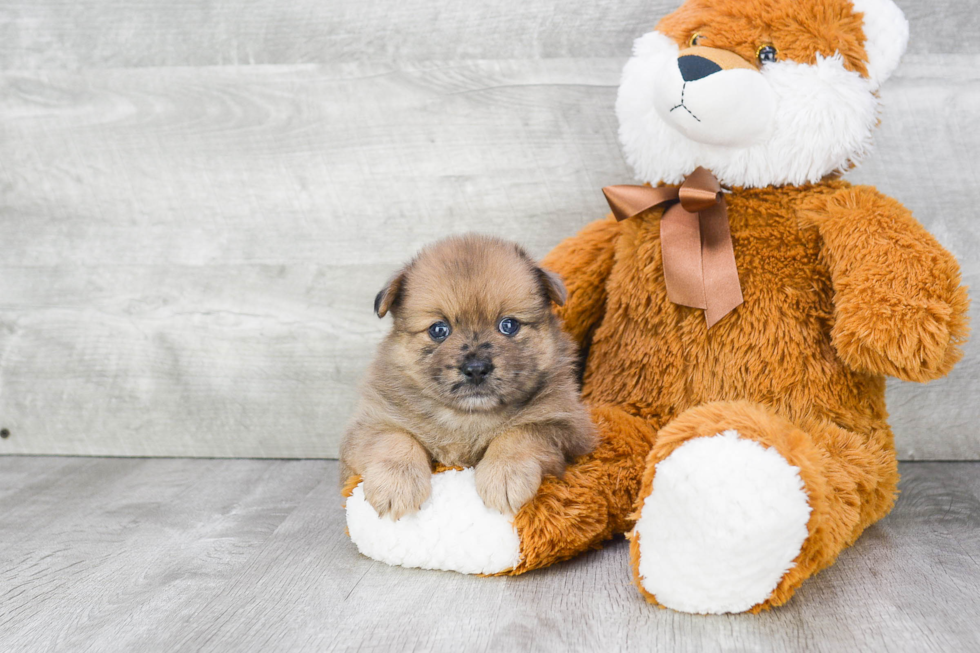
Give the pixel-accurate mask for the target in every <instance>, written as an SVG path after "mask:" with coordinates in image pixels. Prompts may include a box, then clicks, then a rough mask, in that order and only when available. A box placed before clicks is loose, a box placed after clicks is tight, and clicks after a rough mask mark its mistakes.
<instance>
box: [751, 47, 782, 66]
mask: <svg viewBox="0 0 980 653" xmlns="http://www.w3.org/2000/svg"><path fill="white" fill-rule="evenodd" d="M755 54H756V56H757V57H759V63H772V62H773V61H775V60H776V55H777V52H776V48H774V47H773V46H771V45H763V46H761V47H760V48H759V50H758V51H757V52H756V53H755Z"/></svg>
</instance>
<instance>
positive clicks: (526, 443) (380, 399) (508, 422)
mask: <svg viewBox="0 0 980 653" xmlns="http://www.w3.org/2000/svg"><path fill="white" fill-rule="evenodd" d="M564 301H565V287H564V285H563V284H562V281H561V279H560V278H559V277H558V276H557V275H555V274H554V273H551V272H548V271H547V270H544V269H542V268H540V267H538V266H537V265H536V264H535V263H534V261H533V260H532V259H531V258H530V257H529V256H528V255H527V253H526V252H525V251H524V250H523V249H521V248H520V247H519V246H518V245H516V244H513V243H509V242H506V241H503V240H500V239H497V238H491V237H486V236H476V235H467V236H457V237H451V238H447V239H445V240H442V241H439V242H437V243H435V244H433V245H430V246H429V247H427V248H425V249H424V250H422V252H421V253H419V255H418V256H417V257H416V258H415V259H414V260H413V261H412V262H411V263H409V264H408V265H407V266H405V267H404V268H403V269H402V270H401V271H400V272H398V274H396V275H395V276H394V277H393V278H392V279H391V280H390V281H389V282H388V284H387V285H386V286H385V287H384V288H383V289H382V290H381V292H379V293H378V296H377V298H376V299H375V303H374V308H375V312H376V313H377V314H378V317H384V316H385V314H386V313H389V312H390V313H391V314H392V315H393V317H394V324H393V327H392V330H391V332H390V333H389V334H388V336H387V337H386V338H385V339H384V341H383V342H382V343H381V346H380V348H379V350H378V353H377V356H376V358H375V360H374V362H373V363H372V364H371V367H370V369H369V371H368V375H367V379H366V382H365V384H364V386H363V391H362V396H361V400H360V402H359V405H358V407H357V409H356V412H355V414H354V417H353V418H352V420H351V422H350V424H349V425H348V427H347V431H346V433H345V435H344V440H343V444H342V445H341V452H340V460H341V482H343V481H345V480H346V479H347V478H349V477H350V476H351V475H354V474H359V475H361V477H362V478H363V483H364V496H365V498H366V499H367V501H368V502H369V503H370V504H371V505H372V506H373V507H374V509H375V510H377V511H378V514H380V515H382V516H385V515H387V516H389V517H391V518H392V519H396V520H397V519H399V518H400V517H402V516H403V515H407V514H410V513H412V512H415V511H417V510H418V509H419V507H420V506H421V505H422V503H424V502H425V500H426V499H427V498H428V497H429V494H430V490H431V488H430V475H431V471H432V464H433V463H434V462H435V463H441V464H443V465H448V466H452V465H460V466H464V467H470V466H475V467H476V489H477V492H479V494H480V497H481V498H482V499H483V502H484V503H485V504H486V505H487V506H488V507H490V508H495V509H496V510H499V511H500V512H503V513H515V512H517V511H518V510H519V509H520V507H521V506H523V505H524V504H525V503H527V502H528V501H529V500H530V499H531V498H532V497H533V496H534V494H535V493H536V492H537V490H538V487H539V486H540V484H541V479H542V477H543V476H544V475H545V474H554V475H556V476H560V475H561V474H562V473H563V472H564V469H565V464H566V463H567V462H569V461H570V460H571V459H572V458H574V457H576V456H579V455H582V454H585V453H588V452H589V451H591V450H592V448H593V447H594V445H595V434H594V431H593V426H592V422H591V420H590V419H589V416H588V413H587V411H586V409H585V407H584V406H583V405H582V403H581V402H580V400H579V390H578V386H577V383H576V379H575V371H574V365H575V356H576V351H575V345H574V344H573V343H572V341H571V340H570V339H569V338H568V337H567V336H566V335H565V333H564V332H563V331H562V330H561V325H560V324H559V321H558V319H557V318H556V317H555V315H554V313H553V312H552V310H551V304H552V302H553V303H556V304H559V305H561V304H563V303H564Z"/></svg>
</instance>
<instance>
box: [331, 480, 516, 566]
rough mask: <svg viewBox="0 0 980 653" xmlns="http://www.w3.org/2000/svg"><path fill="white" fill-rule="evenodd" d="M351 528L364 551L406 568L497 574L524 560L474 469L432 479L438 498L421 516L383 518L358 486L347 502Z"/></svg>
mask: <svg viewBox="0 0 980 653" xmlns="http://www.w3.org/2000/svg"><path fill="white" fill-rule="evenodd" d="M347 530H348V532H349V533H350V539H351V540H352V541H353V542H354V544H355V545H357V548H358V550H359V551H360V552H361V553H362V554H364V555H366V556H368V557H369V558H374V559H375V560H380V561H381V562H386V563H388V564H389V565H400V566H402V567H421V568H422V569H443V570H446V571H458V572H461V573H464V574H495V573H498V572H501V571H507V570H508V569H513V568H514V567H516V566H517V565H518V563H520V561H521V541H520V538H518V536H517V529H516V528H514V524H513V523H512V518H511V517H509V516H504V515H502V514H500V513H499V512H497V511H496V510H491V509H490V508H487V507H486V506H485V505H483V500H482V499H480V496H479V495H478V494H477V493H476V482H475V477H474V472H473V469H472V468H469V469H464V470H462V471H456V470H449V471H446V472H441V473H439V474H433V475H432V496H431V497H429V500H428V501H426V502H425V503H424V504H422V509H421V510H419V511H418V512H417V513H415V514H412V515H408V516H407V517H402V518H401V519H399V520H398V521H392V520H391V519H388V518H387V517H379V516H378V513H377V512H375V510H374V508H372V507H371V504H369V503H368V502H367V501H366V500H365V499H364V489H363V488H362V487H361V486H360V485H358V486H357V487H356V488H354V493H353V494H352V495H351V496H350V497H349V498H348V499H347Z"/></svg>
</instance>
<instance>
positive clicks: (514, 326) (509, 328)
mask: <svg viewBox="0 0 980 653" xmlns="http://www.w3.org/2000/svg"><path fill="white" fill-rule="evenodd" d="M497 330H498V331H500V333H502V334H504V335H505V336H512V335H514V334H515V333H517V332H518V331H520V330H521V323H520V322H518V321H517V320H515V319H514V318H512V317H505V318H504V319H502V320H500V322H498V323H497Z"/></svg>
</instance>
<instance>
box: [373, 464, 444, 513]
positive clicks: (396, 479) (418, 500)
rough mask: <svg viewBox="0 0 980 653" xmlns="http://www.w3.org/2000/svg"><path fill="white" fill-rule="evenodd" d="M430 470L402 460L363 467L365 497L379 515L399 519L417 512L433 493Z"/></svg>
mask: <svg viewBox="0 0 980 653" xmlns="http://www.w3.org/2000/svg"><path fill="white" fill-rule="evenodd" d="M430 477H431V472H430V470H428V469H426V468H424V467H419V466H417V465H409V464H406V463H403V462H396V461H383V462H379V463H374V464H373V465H370V466H369V467H368V468H367V469H366V470H365V471H364V498H365V499H367V502H368V503H370V504H371V507H373V508H374V510H375V511H376V512H377V513H378V515H379V516H381V517H386V516H387V517H390V518H391V519H392V520H394V521H398V520H399V519H401V518H402V517H404V516H405V515H410V514H412V513H413V512H418V510H419V508H421V507H422V504H423V503H425V501H426V499H428V498H429V495H430V494H431V493H432V483H431V480H430Z"/></svg>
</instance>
